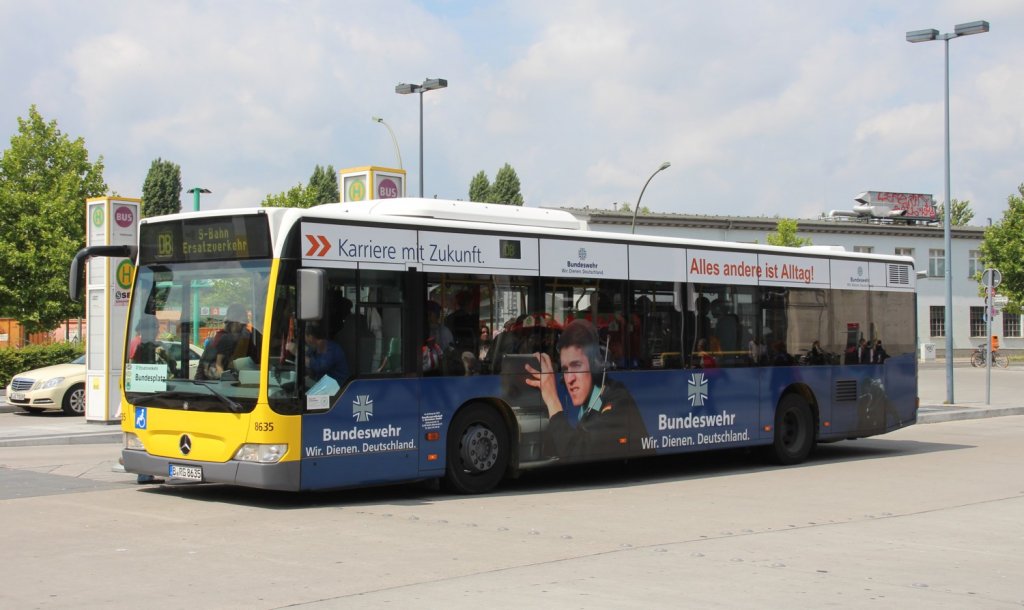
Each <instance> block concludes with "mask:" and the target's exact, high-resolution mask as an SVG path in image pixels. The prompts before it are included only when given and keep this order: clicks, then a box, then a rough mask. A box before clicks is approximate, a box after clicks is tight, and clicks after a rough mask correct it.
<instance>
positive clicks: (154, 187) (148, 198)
mask: <svg viewBox="0 0 1024 610" xmlns="http://www.w3.org/2000/svg"><path fill="white" fill-rule="evenodd" d="M180 211H181V167H180V166H179V165H178V164H177V163H172V162H170V161H164V160H163V159H160V158H157V159H155V160H154V161H153V163H151V164H150V166H149V173H147V174H146V181H145V182H144V183H143V184H142V217H143V218H149V217H151V216H163V215H164V214H177V213H178V212H180Z"/></svg>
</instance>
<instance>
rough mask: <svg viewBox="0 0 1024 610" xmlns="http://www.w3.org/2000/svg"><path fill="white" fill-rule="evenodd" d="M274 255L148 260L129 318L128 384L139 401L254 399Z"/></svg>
mask: <svg viewBox="0 0 1024 610" xmlns="http://www.w3.org/2000/svg"><path fill="white" fill-rule="evenodd" d="M269 277H270V260H269V259H253V260H245V261H209V262H188V263H180V262H179V263H165V264H146V265H142V266H140V267H139V268H138V270H137V272H136V279H135V289H134V291H133V292H132V302H131V310H130V313H129V320H128V339H127V341H128V344H127V346H126V348H125V367H124V371H125V372H124V389H125V395H126V396H127V398H128V400H129V401H130V402H132V403H133V404H135V405H138V406H152V407H161V408H168V409H186V410H195V411H219V412H236V413H239V412H248V411H252V409H253V408H254V407H255V405H256V398H257V393H258V391H259V381H260V348H261V343H262V337H263V333H264V327H265V323H264V322H265V321H264V319H263V318H264V311H265V305H266V296H267V287H268V281H269Z"/></svg>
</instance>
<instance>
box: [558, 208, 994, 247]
mask: <svg viewBox="0 0 1024 610" xmlns="http://www.w3.org/2000/svg"><path fill="white" fill-rule="evenodd" d="M559 209H562V210H565V211H567V212H570V213H571V214H573V215H574V216H576V217H577V218H579V219H580V220H583V221H586V222H587V224H588V225H590V226H596V225H624V226H627V227H628V226H629V225H630V224H631V223H632V222H633V215H632V213H630V212H619V211H613V210H599V209H592V208H559ZM778 221H779V218H778V217H768V216H711V215H704V214H665V213H651V214H643V215H640V216H637V218H636V224H637V226H641V227H687V228H702V229H724V230H747V231H774V230H775V229H776V226H777V224H778ZM796 221H797V224H798V225H799V231H800V232H801V233H817V234H830V233H840V234H844V235H857V234H860V235H887V236H893V237H897V236H911V237H941V236H942V235H943V231H944V230H943V227H942V225H941V224H938V223H934V224H931V223H922V222H916V223H914V224H910V222H907V221H897V222H893V221H892V220H878V219H871V220H868V221H863V220H859V219H854V218H837V219H825V218H813V219H799V218H798V219H796ZM984 233H985V227H975V226H969V225H967V226H956V227H953V228H952V231H951V232H950V235H951V237H952V238H954V239H956V238H960V239H973V240H978V239H981V238H982V237H983V236H984Z"/></svg>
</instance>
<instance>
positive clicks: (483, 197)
mask: <svg viewBox="0 0 1024 610" xmlns="http://www.w3.org/2000/svg"><path fill="white" fill-rule="evenodd" d="M490 194H491V181H490V180H488V178H487V174H485V173H484V170H480V171H479V172H477V173H476V175H475V176H473V179H472V180H470V181H469V200H470V201H477V202H480V203H487V200H488V198H489V197H490Z"/></svg>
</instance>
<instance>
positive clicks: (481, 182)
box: [469, 163, 523, 205]
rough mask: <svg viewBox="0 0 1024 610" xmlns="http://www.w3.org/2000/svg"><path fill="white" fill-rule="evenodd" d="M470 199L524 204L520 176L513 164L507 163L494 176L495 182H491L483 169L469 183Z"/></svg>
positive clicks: (484, 201)
mask: <svg viewBox="0 0 1024 610" xmlns="http://www.w3.org/2000/svg"><path fill="white" fill-rule="evenodd" d="M469 200H470V201H479V202H483V203H501V204H506V205H523V195H522V193H521V192H520V184H519V176H518V175H517V174H516V170H514V169H512V166H511V165H509V164H508V163H506V164H505V165H503V166H502V168H501V169H499V170H498V173H497V174H495V176H494V183H493V184H489V183H488V180H487V174H485V173H484V172H483V170H481V171H480V172H478V173H477V174H476V175H475V176H473V179H472V180H471V181H470V183H469Z"/></svg>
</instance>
